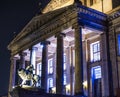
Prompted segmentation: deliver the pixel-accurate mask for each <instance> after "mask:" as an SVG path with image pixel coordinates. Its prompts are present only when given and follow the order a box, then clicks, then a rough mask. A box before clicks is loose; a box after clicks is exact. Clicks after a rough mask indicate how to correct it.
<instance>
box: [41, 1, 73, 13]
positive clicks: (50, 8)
mask: <svg viewBox="0 0 120 97" xmlns="http://www.w3.org/2000/svg"><path fill="white" fill-rule="evenodd" d="M73 3H74V0H65V1H63V0H51V1H50V3H49V4H48V5H47V6H46V7H45V8H44V9H43V11H42V13H47V12H50V11H53V10H56V9H59V8H62V7H66V6H68V5H71V4H73Z"/></svg>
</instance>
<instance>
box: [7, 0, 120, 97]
mask: <svg viewBox="0 0 120 97" xmlns="http://www.w3.org/2000/svg"><path fill="white" fill-rule="evenodd" d="M63 1H64V0H63ZM82 1H84V0H82ZM51 2H52V1H51ZM79 4H80V3H79ZM79 4H78V3H74V4H73V5H70V6H67V7H63V8H60V9H57V10H54V11H53V10H52V11H50V12H48V13H45V14H40V15H38V16H35V17H33V19H32V20H31V21H30V22H29V23H28V24H27V25H26V26H25V27H24V29H23V30H22V31H21V32H20V33H19V34H18V35H17V36H16V37H15V39H14V40H13V41H12V42H11V43H10V44H9V45H8V48H9V50H11V71H10V83H9V92H12V91H13V90H14V89H13V87H15V86H16V85H19V83H20V78H18V77H17V74H16V73H17V69H20V68H21V67H22V68H25V67H26V66H27V65H30V64H33V65H34V68H35V72H34V73H35V74H38V75H40V77H41V82H40V83H38V84H36V87H41V88H42V89H44V90H45V92H46V93H56V94H58V95H59V94H62V95H63V94H64V95H72V96H73V95H84V96H88V97H114V96H116V95H118V91H119V87H120V66H119V64H120V62H119V61H120V58H119V54H120V53H119V50H120V49H119V47H120V45H119V41H120V40H119V37H118V36H119V34H120V23H119V22H120V18H119V12H120V11H119V9H120V8H119V7H118V8H117V9H115V10H114V11H113V12H112V11H111V12H110V13H109V15H106V14H104V13H101V12H98V11H96V10H94V9H91V8H88V7H85V6H83V5H79ZM31 48H32V49H33V48H37V50H35V51H34V52H33V50H32V49H31ZM46 95H47V94H46ZM9 97H11V96H10V93H9ZM12 97H14V96H12Z"/></svg>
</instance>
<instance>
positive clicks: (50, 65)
mask: <svg viewBox="0 0 120 97" xmlns="http://www.w3.org/2000/svg"><path fill="white" fill-rule="evenodd" d="M52 73H53V58H51V59H49V60H48V74H52Z"/></svg>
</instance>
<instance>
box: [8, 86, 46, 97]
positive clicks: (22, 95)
mask: <svg viewBox="0 0 120 97" xmlns="http://www.w3.org/2000/svg"><path fill="white" fill-rule="evenodd" d="M44 93H45V92H44V90H43V89H40V88H32V87H29V88H21V87H16V88H14V89H13V91H11V92H10V95H11V97H41V96H40V95H43V94H44Z"/></svg>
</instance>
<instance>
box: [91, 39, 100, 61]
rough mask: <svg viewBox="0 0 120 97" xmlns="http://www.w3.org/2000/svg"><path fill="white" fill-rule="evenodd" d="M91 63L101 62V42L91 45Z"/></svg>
mask: <svg viewBox="0 0 120 97" xmlns="http://www.w3.org/2000/svg"><path fill="white" fill-rule="evenodd" d="M90 51H91V54H90V55H91V62H95V61H98V60H100V42H99V41H97V42H94V43H91V44H90Z"/></svg>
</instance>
